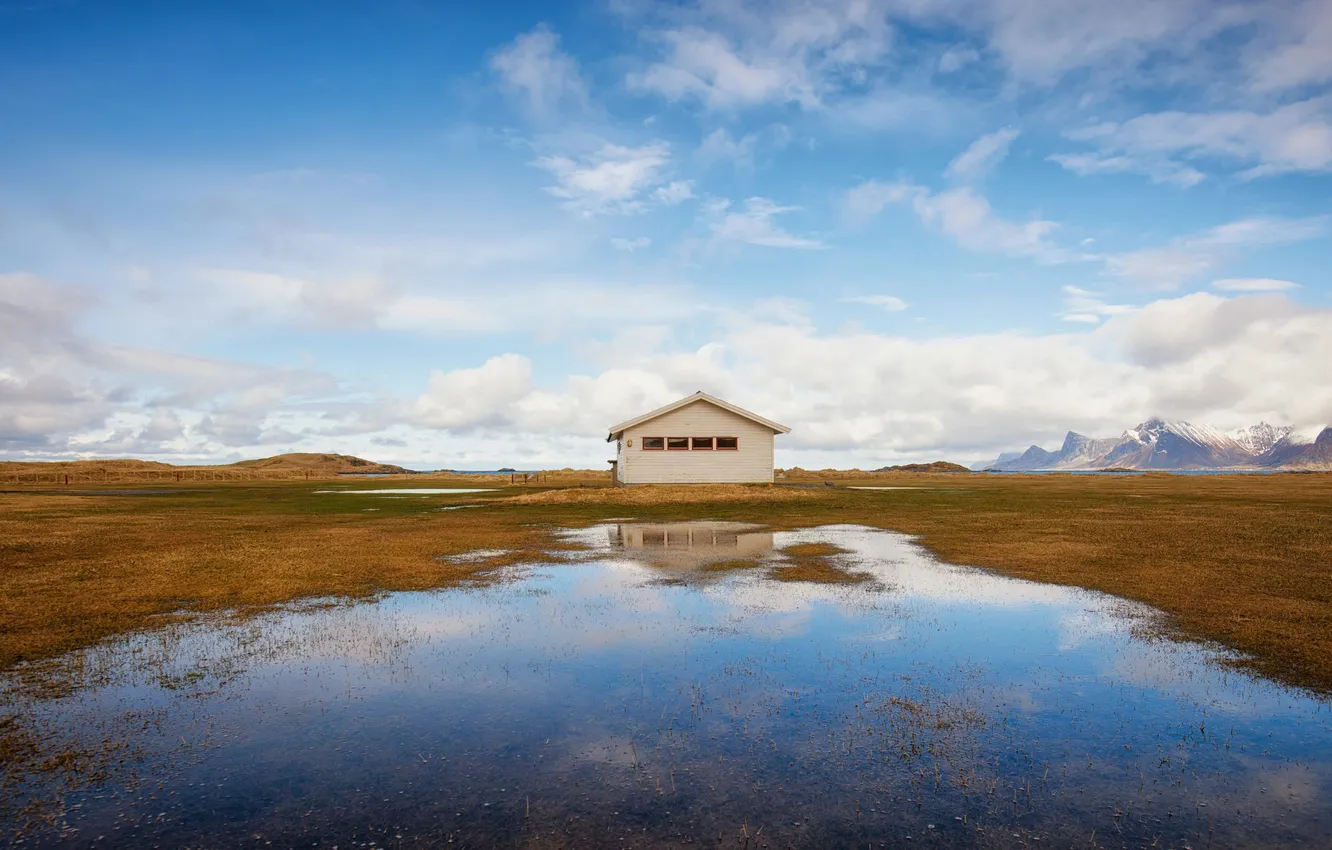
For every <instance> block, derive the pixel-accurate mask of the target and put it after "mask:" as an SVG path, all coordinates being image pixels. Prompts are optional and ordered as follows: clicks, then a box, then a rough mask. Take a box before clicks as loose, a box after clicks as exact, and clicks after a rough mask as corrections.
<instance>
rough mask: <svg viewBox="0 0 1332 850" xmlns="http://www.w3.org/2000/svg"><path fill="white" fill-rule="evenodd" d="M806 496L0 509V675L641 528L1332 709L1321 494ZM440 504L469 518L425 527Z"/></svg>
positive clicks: (487, 570)
mask: <svg viewBox="0 0 1332 850" xmlns="http://www.w3.org/2000/svg"><path fill="white" fill-rule="evenodd" d="M809 479H810V481H811V482H816V486H807V487H791V486H778V487H741V486H730V487H697V488H690V487H662V488H637V489H629V490H612V489H603V488H593V487H571V488H565V489H550V490H545V491H536V490H534V489H533V487H532V486H530V485H529V486H526V487H512V488H504V489H501V490H499V491H497V492H494V493H485V494H475V495H459V496H442V497H429V498H419V497H414V498H403V499H386V498H382V497H374V496H358V495H322V494H317V493H315V492H314V491H315V490H316V489H320V488H327V487H328V486H329V485H328V484H327V483H326V482H325V483H321V484H318V485H316V484H314V483H306V482H304V481H290V482H283V481H261V482H240V483H211V484H210V483H183V484H171V485H127V486H123V487H119V488H117V490H115V491H113V494H106V493H102V494H98V493H97V492H96V488H92V487H82V488H76V487H69V488H65V487H59V488H55V487H46V488H24V489H14V490H9V491H6V492H0V669H4V670H14V669H15V668H16V665H20V664H21V663H22V662H39V661H42V660H45V659H51V658H53V657H55V656H58V655H59V654H61V653H64V652H67V651H69V650H73V649H77V648H80V647H84V646H88V645H90V644H93V643H95V642H97V641H99V640H102V639H104V638H106V637H108V636H111V635H115V634H119V633H123V632H127V631H130V630H134V629H140V628H145V627H151V626H154V625H157V624H161V623H165V622H169V621H170V620H171V618H174V617H180V616H188V615H190V614H191V613H194V612H206V611H217V610H223V609H241V610H246V609H251V608H259V607H262V606H267V605H272V604H274V603H280V602H284V601H288V600H294V599H300V598H309V597H324V596H351V597H360V596H368V595H372V594H375V593H378V592H384V591H393V590H409V589H423V588H431V587H439V586H445V585H448V584H451V583H455V582H458V581H463V580H486V578H487V577H488V576H489V575H490V574H492V573H493V571H494V569H495V568H496V567H497V566H500V565H503V564H508V563H513V562H517V561H524V560H531V559H543V558H548V557H549V556H546V555H545V554H544V553H546V552H549V551H551V550H552V549H553V548H556V547H557V545H558V544H557V543H556V541H555V538H554V537H553V535H552V534H551V529H552V528H553V527H555V526H581V525H586V524H589V523H594V522H597V521H600V520H603V519H606V518H609V517H625V516H632V517H634V518H637V519H643V520H674V519H695V518H709V519H718V520H739V521H748V522H757V523H762V524H764V525H767V526H769V527H772V528H776V529H787V528H800V527H809V526H814V525H821V524H829V523H860V524H864V525H869V526H875V527H880V528H886V529H893V530H897V531H902V532H906V533H909V534H912V535H916V536H918V537H919V539H920V541H921V542H922V543H923V544H924V545H925V546H927V547H928V548H929V549H931V550H932V551H933V552H935V553H936V554H937V555H938V556H939V557H940V558H942V559H944V560H947V561H950V562H953V563H958V564H969V565H974V566H978V567H983V568H988V569H992V570H996V571H1000V572H1003V573H1006V574H1009V575H1014V576H1019V577H1022V578H1028V579H1035V580H1040V581H1047V582H1054V583H1058V584H1067V585H1079V586H1082V587H1087V588H1093V589H1097V590H1104V591H1107V592H1110V593H1114V594H1117V595H1120V596H1124V597H1127V598H1130V599H1135V600H1139V601H1142V602H1145V603H1148V604H1150V605H1153V606H1156V607H1157V608H1160V609H1162V610H1164V611H1165V612H1167V613H1168V614H1169V615H1170V619H1169V624H1170V625H1169V629H1170V630H1171V633H1172V634H1174V635H1180V636H1187V637H1197V638H1207V639H1212V640H1216V641H1218V642H1221V643H1223V644H1225V645H1227V646H1230V647H1232V648H1234V649H1236V650H1238V651H1240V652H1242V653H1244V654H1245V655H1246V656H1247V660H1246V661H1245V662H1243V663H1245V664H1246V665H1248V666H1249V667H1251V668H1252V669H1254V670H1255V671H1257V672H1259V673H1262V674H1265V675H1269V676H1272V677H1275V678H1278V679H1280V680H1282V681H1285V682H1287V683H1291V684H1295V685H1299V686H1303V687H1308V688H1311V689H1314V690H1318V691H1322V692H1332V475H1329V474H1278V475H1261V476H1260V475H1253V476H1245V475H1229V476H1172V475H1165V474H1147V475H1132V476H1085V475H1083V476H1078V475H1032V476H1022V475H1011V476H985V475H913V474H907V473H901V474H897V475H896V476H884V475H879V476H875V477H874V478H873V479H872V480H867V481H865V482H864V483H873V484H876V485H897V486H902V487H910V488H912V489H900V490H882V491H867V490H849V489H844V488H842V487H840V486H839V487H837V488H829V487H824V486H822V484H821V482H818V481H817V475H816V474H811V475H810V476H809ZM414 483H418V482H416V481H412V482H409V481H401V480H395V481H393V482H392V484H391V485H386V484H385V483H384V482H382V481H379V480H376V481H373V482H355V483H351V482H345V481H344V482H340V483H339V484H338V485H337V486H339V487H344V488H349V489H356V488H373V487H379V486H394V487H402V486H411V485H412V484H414ZM838 483H839V484H845V483H852V482H850V481H839V482H838ZM439 485H440V482H439V480H438V479H435V480H430V479H421V480H419V484H418V486H436V487H437V486H439ZM133 494H141V495H133ZM453 504H469V505H479V506H478V507H471V508H467V509H463V510H446V511H441V510H438V508H439V507H442V506H445V505H453ZM476 549H505V550H510V551H509V553H508V554H506V555H505V556H503V557H500V558H494V559H490V560H488V561H482V562H479V563H451V562H449V561H447V560H441V559H439V558H438V556H440V555H450V554H459V553H464V552H468V551H471V550H476ZM828 554H830V553H823V552H813V551H810V552H804V551H799V552H791V553H788V555H789V556H791V557H792V558H793V559H794V560H795V561H796V565H795V567H803V568H804V569H803V570H799V571H798V572H799V573H800V574H799V575H792V576H788V578H791V579H795V580H828V581H848V580H849V581H855V580H857V579H856V577H855V576H854V575H848V574H846V573H839V572H838V571H836V570H830V569H829V568H828V565H827V561H826V558H825V557H823V556H826V555H828ZM737 568H743V565H737ZM792 569H794V567H793V568H792ZM23 666H24V668H32V669H34V670H40V669H41V665H36V667H35V668H33V665H31V664H28V665H23Z"/></svg>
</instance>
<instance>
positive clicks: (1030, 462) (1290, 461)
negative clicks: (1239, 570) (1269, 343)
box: [976, 419, 1332, 472]
mask: <svg viewBox="0 0 1332 850" xmlns="http://www.w3.org/2000/svg"><path fill="white" fill-rule="evenodd" d="M976 468H978V469H997V470H1003V471H1006V472H1018V471H1025V470H1042V469H1112V468H1113V469H1327V470H1332V428H1321V429H1313V430H1311V431H1308V430H1297V429H1296V428H1294V427H1293V426H1290V425H1269V424H1268V423H1266V422H1260V423H1258V424H1257V425H1251V426H1250V427H1248V428H1240V429H1238V430H1236V431H1230V432H1226V431H1221V430H1219V429H1216V428H1212V427H1210V426H1207V425H1193V424H1191V423H1188V422H1179V421H1173V422H1172V421H1169V420H1165V419H1149V420H1147V421H1146V422H1143V423H1142V424H1141V425H1138V426H1137V427H1136V428H1130V429H1128V430H1127V431H1125V432H1124V433H1123V434H1121V435H1120V436H1118V437H1104V438H1098V437H1087V436H1084V435H1082V434H1078V433H1076V432H1073V431H1069V432H1068V436H1066V437H1065V438H1064V444H1063V445H1062V446H1060V447H1059V449H1058V450H1057V451H1048V450H1046V449H1043V448H1041V447H1040V446H1032V447H1030V448H1029V449H1027V450H1026V451H1024V452H1008V453H1005V454H1002V455H1000V456H999V458H998V459H997V460H995V461H993V462H992V463H988V464H979V465H977V467H976Z"/></svg>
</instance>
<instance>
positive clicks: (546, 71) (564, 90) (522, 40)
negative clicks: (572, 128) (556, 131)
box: [490, 24, 588, 117]
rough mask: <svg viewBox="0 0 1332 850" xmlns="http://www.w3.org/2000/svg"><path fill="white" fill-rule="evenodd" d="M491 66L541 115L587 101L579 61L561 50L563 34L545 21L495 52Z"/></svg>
mask: <svg viewBox="0 0 1332 850" xmlns="http://www.w3.org/2000/svg"><path fill="white" fill-rule="evenodd" d="M490 67H491V70H493V71H494V72H495V73H496V74H498V75H499V77H500V80H501V81H502V82H503V84H504V85H505V86H506V87H507V88H509V89H511V90H514V91H517V92H520V93H521V94H522V95H523V96H524V97H525V98H526V100H527V104H528V107H529V108H530V109H531V110H532V112H533V113H534V114H535V115H537V116H539V117H549V116H550V115H552V114H554V113H555V112H557V111H558V110H559V109H560V107H561V106H565V105H571V106H585V105H586V104H587V97H588V95H587V84H586V83H585V82H584V81H583V78H582V75H581V73H580V72H579V69H578V62H577V61H575V60H574V58H573V57H572V56H570V55H569V54H567V53H565V52H564V51H562V50H560V37H559V36H558V35H557V34H556V33H555V32H554V31H553V30H551V29H550V27H548V26H546V25H545V24H540V25H538V26H537V27H536V28H535V29H533V30H532V31H531V32H528V33H524V34H523V35H520V36H518V37H517V38H516V39H514V40H513V41H512V42H511V43H510V44H508V45H506V46H505V47H503V48H501V49H500V50H497V51H495V53H494V54H493V55H492V56H491V57H490Z"/></svg>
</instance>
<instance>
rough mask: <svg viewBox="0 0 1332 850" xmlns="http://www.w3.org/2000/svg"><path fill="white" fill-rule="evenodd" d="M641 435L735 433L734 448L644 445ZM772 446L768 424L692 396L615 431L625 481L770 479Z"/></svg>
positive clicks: (745, 481) (759, 481) (740, 481)
mask: <svg viewBox="0 0 1332 850" xmlns="http://www.w3.org/2000/svg"><path fill="white" fill-rule="evenodd" d="M644 437H738V438H739V439H740V448H739V449H738V450H736V451H720V452H719V451H716V450H713V451H710V452H708V451H700V452H696V451H692V450H690V451H670V450H662V451H644V450H643V438H644ZM630 440H632V441H633V445H632V446H629V445H627V443H628V442H629V441H630ZM772 446H773V432H772V429H770V428H767V427H765V426H763V425H760V424H758V423H757V422H754V421H753V420H750V419H746V418H745V417H743V416H737V415H736V414H734V413H731V412H730V411H729V410H723V409H722V408H720V407H717V406H716V405H713V404H709V403H708V402H706V401H696V402H694V403H693V404H688V405H685V406H684V407H681V408H679V409H678V410H672V411H671V412H670V413H665V414H662V415H661V416H658V417H657V418H656V419H652V420H649V421H647V422H644V423H643V424H642V425H636V426H634V427H633V428H629V429H627V430H626V431H625V432H624V433H623V434H622V435H621V436H620V450H619V458H620V470H621V473H620V474H621V477H622V480H623V483H625V484H771V483H772Z"/></svg>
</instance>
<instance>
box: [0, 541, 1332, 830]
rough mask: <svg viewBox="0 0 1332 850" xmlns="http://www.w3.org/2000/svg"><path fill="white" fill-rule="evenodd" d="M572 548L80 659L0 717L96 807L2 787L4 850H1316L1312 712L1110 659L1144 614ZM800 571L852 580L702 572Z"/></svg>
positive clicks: (910, 577) (895, 578)
mask: <svg viewBox="0 0 1332 850" xmlns="http://www.w3.org/2000/svg"><path fill="white" fill-rule="evenodd" d="M569 536H571V537H573V538H575V539H577V540H579V541H581V542H583V543H585V544H586V545H588V546H589V547H591V548H592V549H594V550H595V551H594V552H593V556H592V557H591V558H590V559H589V560H587V561H585V562H579V563H569V564H561V565H554V566H549V565H548V566H541V567H537V568H524V569H520V570H518V571H517V575H518V578H517V580H515V581H513V582H510V583H506V584H502V585H499V586H494V587H476V588H460V589H453V590H445V591H438V592H433V593H403V594H395V595H392V596H388V597H387V598H385V599H383V600H381V601H378V602H375V603H365V604H357V605H343V606H334V607H325V608H317V607H313V608H311V607H308V608H306V609H302V610H296V609H293V610H290V611H283V612H280V613H276V614H272V615H269V616H264V617H261V618H259V619H257V620H248V621H245V622H242V623H230V624H219V623H216V622H213V623H201V624H196V625H194V626H190V627H187V628H178V629H173V630H170V631H164V632H158V633H154V634H148V635H141V636H137V637H135V638H132V639H128V640H123V641H120V642H117V643H113V644H110V645H108V646H105V647H100V648H98V649H95V650H91V651H89V652H88V653H85V655H86V659H85V661H86V664H87V669H88V670H89V671H91V672H92V673H98V672H99V671H100V672H101V673H103V674H105V675H107V676H108V677H109V681H107V683H106V684H104V685H102V686H99V687H96V688H92V689H88V690H84V691H82V692H80V693H77V694H75V695H73V696H69V697H65V698H62V699H56V700H48V701H43V702H34V703H32V704H29V705H26V706H24V709H25V711H27V712H29V716H30V717H33V718H35V719H36V721H37V723H38V728H39V730H40V731H41V732H42V734H44V735H46V736H48V738H47V741H46V744H45V745H44V746H46V747H49V748H58V747H61V746H63V747H65V748H73V749H74V750H77V751H82V752H84V753H85V755H84V756H83V761H82V762H80V764H81V772H82V773H83V774H84V775H85V776H86V775H87V773H88V771H89V769H90V768H92V767H100V768H102V769H104V770H105V771H106V780H105V781H104V782H100V783H97V782H94V783H91V784H89V785H87V786H86V787H83V788H77V789H75V790H72V791H63V790H62V789H64V788H65V786H64V785H63V784H62V782H61V781H60V780H58V779H57V778H53V777H52V776H50V775H46V776H45V777H43V778H31V777H30V778H29V780H28V781H27V784H26V785H25V786H23V791H24V792H25V794H26V796H24V795H21V794H19V793H18V791H17V789H14V788H12V787H11V790H9V791H7V796H8V797H9V798H10V804H11V805H10V810H9V811H7V812H6V814H5V818H6V820H5V826H6V834H7V835H9V836H10V837H11V838H13V837H14V830H15V828H16V827H18V826H19V825H21V824H22V823H23V822H24V821H25V819H26V818H28V817H30V816H31V812H30V813H29V815H27V816H23V815H17V814H15V813H14V811H13V806H14V805H15V804H18V803H22V802H23V801H24V799H29V800H31V801H33V802H34V804H35V805H36V804H40V806H41V811H42V812H43V813H44V814H50V812H51V811H52V809H51V804H52V801H60V802H61V804H62V805H63V810H58V814H57V816H56V818H55V821H54V824H53V825H48V826H43V827H37V826H33V827H32V829H33V830H35V831H34V832H30V833H29V834H30V835H31V836H33V837H35V838H39V839H40V840H41V841H42V843H60V842H62V841H63V842H65V843H68V844H71V845H82V844H91V843H100V842H105V843H109V844H120V845H134V844H141V843H144V842H149V841H151V842H159V843H163V844H182V843H198V842H200V841H204V842H207V843H217V844H236V843H241V842H250V841H256V840H258V841H262V840H268V841H272V842H274V843H275V844H281V845H288V844H296V843H303V844H309V843H312V842H313V840H314V839H316V838H319V839H323V842H322V843H324V844H327V845H329V846H331V845H332V844H334V843H342V844H343V845H344V846H345V845H346V843H348V842H354V843H361V842H369V841H376V842H378V843H380V844H384V843H388V844H389V845H391V846H396V845H399V844H400V845H402V846H426V845H432V844H440V843H445V842H447V841H448V840H449V839H450V837H452V839H453V840H454V842H455V843H456V845H457V846H469V845H471V846H475V845H482V846H484V845H491V844H499V843H503V844H515V843H517V844H529V843H530V844H551V845H560V844H571V845H583V846H586V845H592V844H615V845H629V846H652V845H661V844H673V843H684V842H689V841H692V842H703V843H711V844H714V845H715V844H717V842H718V841H719V840H720V841H721V843H722V844H723V845H725V846H731V845H735V846H752V847H760V846H774V847H783V846H787V844H788V843H789V844H794V845H797V846H811V847H812V846H830V845H839V844H845V845H858V846H863V845H865V844H867V843H878V842H887V843H890V844H891V843H900V842H903V841H905V840H906V839H907V837H908V836H909V837H910V838H911V840H912V845H911V846H985V847H989V846H995V847H1007V846H1029V845H1031V844H1032V843H1033V841H1034V840H1036V839H1039V841H1037V842H1036V843H1037V844H1044V842H1046V841H1054V842H1055V843H1056V844H1058V845H1061V846H1068V845H1070V844H1074V845H1076V846H1121V845H1125V844H1127V845H1128V846H1137V845H1140V844H1141V845H1149V844H1151V843H1152V841H1153V840H1156V839H1159V844H1158V846H1162V847H1170V846H1176V847H1179V846H1184V845H1185V844H1189V845H1191V846H1194V847H1202V846H1207V844H1208V842H1209V841H1210V842H1211V844H1212V846H1214V847H1223V846H1277V845H1287V844H1294V843H1300V842H1302V843H1303V844H1305V845H1306V846H1320V842H1321V841H1322V840H1323V838H1324V836H1325V835H1326V834H1327V831H1328V829H1329V828H1330V827H1332V817H1330V816H1329V807H1328V804H1327V797H1326V791H1327V787H1328V779H1329V759H1330V758H1332V724H1330V723H1329V720H1332V716H1329V713H1328V710H1327V709H1328V705H1327V703H1325V702H1320V701H1319V700H1317V699H1314V698H1311V697H1308V696H1306V695H1302V694H1300V693H1297V692H1294V691H1291V690H1288V689H1285V688H1281V687H1278V686H1275V685H1272V684H1271V683H1266V682H1262V681H1259V680H1255V679H1253V678H1251V677H1249V676H1246V675H1243V674H1237V673H1234V672H1227V671H1226V670H1225V669H1224V668H1223V667H1221V666H1219V665H1217V664H1215V663H1208V662H1209V659H1213V660H1214V654H1213V653H1211V651H1210V650H1207V649H1205V648H1202V647H1198V646H1191V645H1179V644H1172V643H1168V642H1164V641H1146V640H1142V639H1140V638H1137V637H1135V636H1134V631H1135V625H1138V626H1141V625H1142V624H1143V623H1144V621H1145V620H1146V621H1149V620H1150V617H1151V612H1150V611H1147V610H1145V609H1142V608H1139V607H1136V606H1132V605H1128V604H1125V603H1123V602H1121V601H1119V600H1115V599H1113V598H1110V597H1106V596H1102V595H1099V594H1092V593H1087V592H1084V591H1079V590H1073V589H1066V588H1059V587H1053V586H1048V585H1040V584H1033V583H1029V582H1022V581H1015V580H1011V579H1005V578H1001V577H998V576H993V575H990V574H987V573H984V572H981V571H977V570H973V569H968V568H960V567H952V566H948V565H941V564H938V563H936V562H934V561H933V560H931V559H930V558H928V557H927V556H926V555H924V554H923V552H922V551H921V550H920V549H918V548H917V547H916V546H914V545H913V544H911V543H910V542H909V541H908V540H907V539H906V538H904V537H902V536H901V535H896V534H891V533H887V532H881V531H872V530H867V529H862V528H856V527H849V526H845V527H825V528H820V529H812V530H808V531H802V532H791V533H787V532H778V533H772V532H763V531H757V530H755V529H753V528H751V527H746V526H741V525H737V524H728V523H691V524H687V525H686V524H675V525H670V526H663V525H649V524H619V525H616V524H610V525H604V526H596V527H593V528H590V529H586V530H582V531H578V532H569ZM821 541H826V542H832V543H835V544H837V545H839V546H841V547H844V548H845V549H848V550H850V551H851V554H849V555H845V556H838V557H841V558H844V559H845V560H846V562H847V565H848V566H849V567H851V568H853V569H855V570H859V571H864V572H869V573H871V574H872V575H873V577H874V581H872V582H869V583H865V584H860V585H820V584H808V583H782V582H777V581H773V580H771V579H769V578H766V577H765V575H764V574H763V572H762V570H749V571H746V572H743V573H739V574H737V573H719V572H716V571H710V570H708V569H707V568H708V566H709V565H710V564H715V563H718V562H723V561H731V560H735V559H737V558H746V557H756V556H758V557H762V556H764V555H765V553H767V556H768V557H775V556H773V555H771V554H770V553H771V550H773V549H774V547H775V548H782V547H785V546H789V545H792V544H795V543H807V542H821ZM108 742H109V743H108ZM99 754H100V755H99ZM117 759H120V760H122V761H121V762H120V763H117ZM11 778H12V777H11ZM760 829H762V832H761V833H760V832H759V830H760ZM1093 833H1094V835H1095V838H1093ZM256 837H257V838H256ZM99 839H100V842H99Z"/></svg>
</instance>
